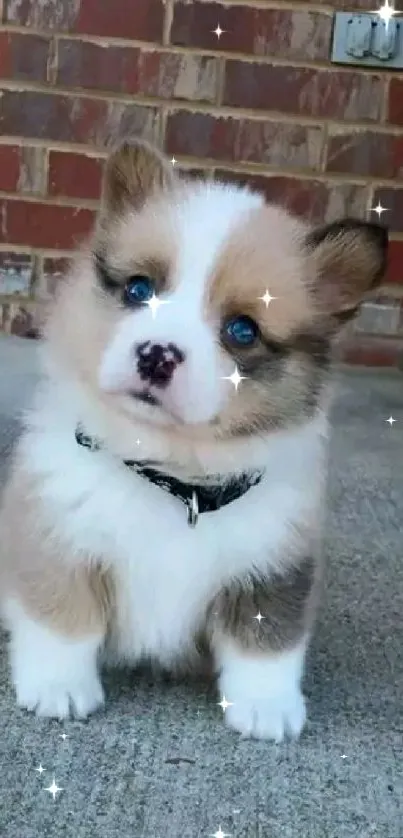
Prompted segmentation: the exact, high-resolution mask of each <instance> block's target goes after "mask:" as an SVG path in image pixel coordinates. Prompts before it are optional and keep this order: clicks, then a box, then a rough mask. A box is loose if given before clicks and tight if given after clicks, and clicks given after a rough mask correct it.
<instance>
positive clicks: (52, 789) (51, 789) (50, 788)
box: [45, 777, 63, 800]
mask: <svg viewBox="0 0 403 838" xmlns="http://www.w3.org/2000/svg"><path fill="white" fill-rule="evenodd" d="M45 791H48V792H49V793H50V794H51V795H52V797H53V800H55V799H56V795H57V792H58V791H63V789H62V788H61V787H60V786H58V785H57V783H56V780H55V778H54V777H53V782H52V785H51V786H48V788H47V789H45Z"/></svg>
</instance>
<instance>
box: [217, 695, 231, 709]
mask: <svg viewBox="0 0 403 838" xmlns="http://www.w3.org/2000/svg"><path fill="white" fill-rule="evenodd" d="M217 704H218V706H219V707H222V709H223V711H224V713H225V711H226V709H227V707H232V705H233V701H227V699H226V698H225V695H223V697H222V699H221V701H218V702H217Z"/></svg>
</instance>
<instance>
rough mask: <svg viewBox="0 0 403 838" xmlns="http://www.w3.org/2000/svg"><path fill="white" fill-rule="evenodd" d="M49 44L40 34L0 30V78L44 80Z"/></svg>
mask: <svg viewBox="0 0 403 838" xmlns="http://www.w3.org/2000/svg"><path fill="white" fill-rule="evenodd" d="M49 44H50V40H49V38H42V37H41V36H40V35H21V34H20V33H17V32H12V33H11V32H0V76H1V78H3V79H14V80H16V81H19V80H20V79H26V80H27V81H39V82H46V80H47V65H48V57H49Z"/></svg>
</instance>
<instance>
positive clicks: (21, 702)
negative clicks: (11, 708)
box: [15, 668, 104, 719]
mask: <svg viewBox="0 0 403 838" xmlns="http://www.w3.org/2000/svg"><path fill="white" fill-rule="evenodd" d="M15 690H16V693H17V704H18V706H19V707H23V708H24V709H26V710H34V711H35V712H36V715H37V716H50V717H53V718H57V719H66V718H68V717H69V716H70V715H73V716H75V717H76V718H79V719H84V718H86V716H88V715H89V713H93V712H94V710H96V709H97V708H98V707H100V706H101V705H102V704H103V703H104V693H103V689H102V685H101V682H100V680H99V678H98V676H97V675H96V674H95V673H93V674H92V675H88V676H87V677H83V676H82V677H81V679H80V680H77V681H76V682H74V683H68V682H67V680H66V681H65V682H63V681H48V680H46V681H44V680H42V679H41V677H40V669H39V668H38V680H37V681H32V680H30V681H28V680H25V679H24V678H22V679H21V680H20V681H19V682H18V683H15Z"/></svg>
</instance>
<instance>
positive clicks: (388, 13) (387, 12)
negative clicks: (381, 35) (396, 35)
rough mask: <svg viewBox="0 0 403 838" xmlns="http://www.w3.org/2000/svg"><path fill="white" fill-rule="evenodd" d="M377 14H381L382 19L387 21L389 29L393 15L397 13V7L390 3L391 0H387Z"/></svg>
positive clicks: (386, 24) (386, 25)
mask: <svg viewBox="0 0 403 838" xmlns="http://www.w3.org/2000/svg"><path fill="white" fill-rule="evenodd" d="M376 14H377V15H379V17H380V19H381V20H382V21H383V22H384V23H385V27H386V29H387V28H388V26H389V23H390V21H391V20H392V17H393V15H395V14H396V9H395V7H394V6H391V5H390V3H389V0H385V2H384V4H383V6H381V8H380V9H378V10H377V12H376Z"/></svg>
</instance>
